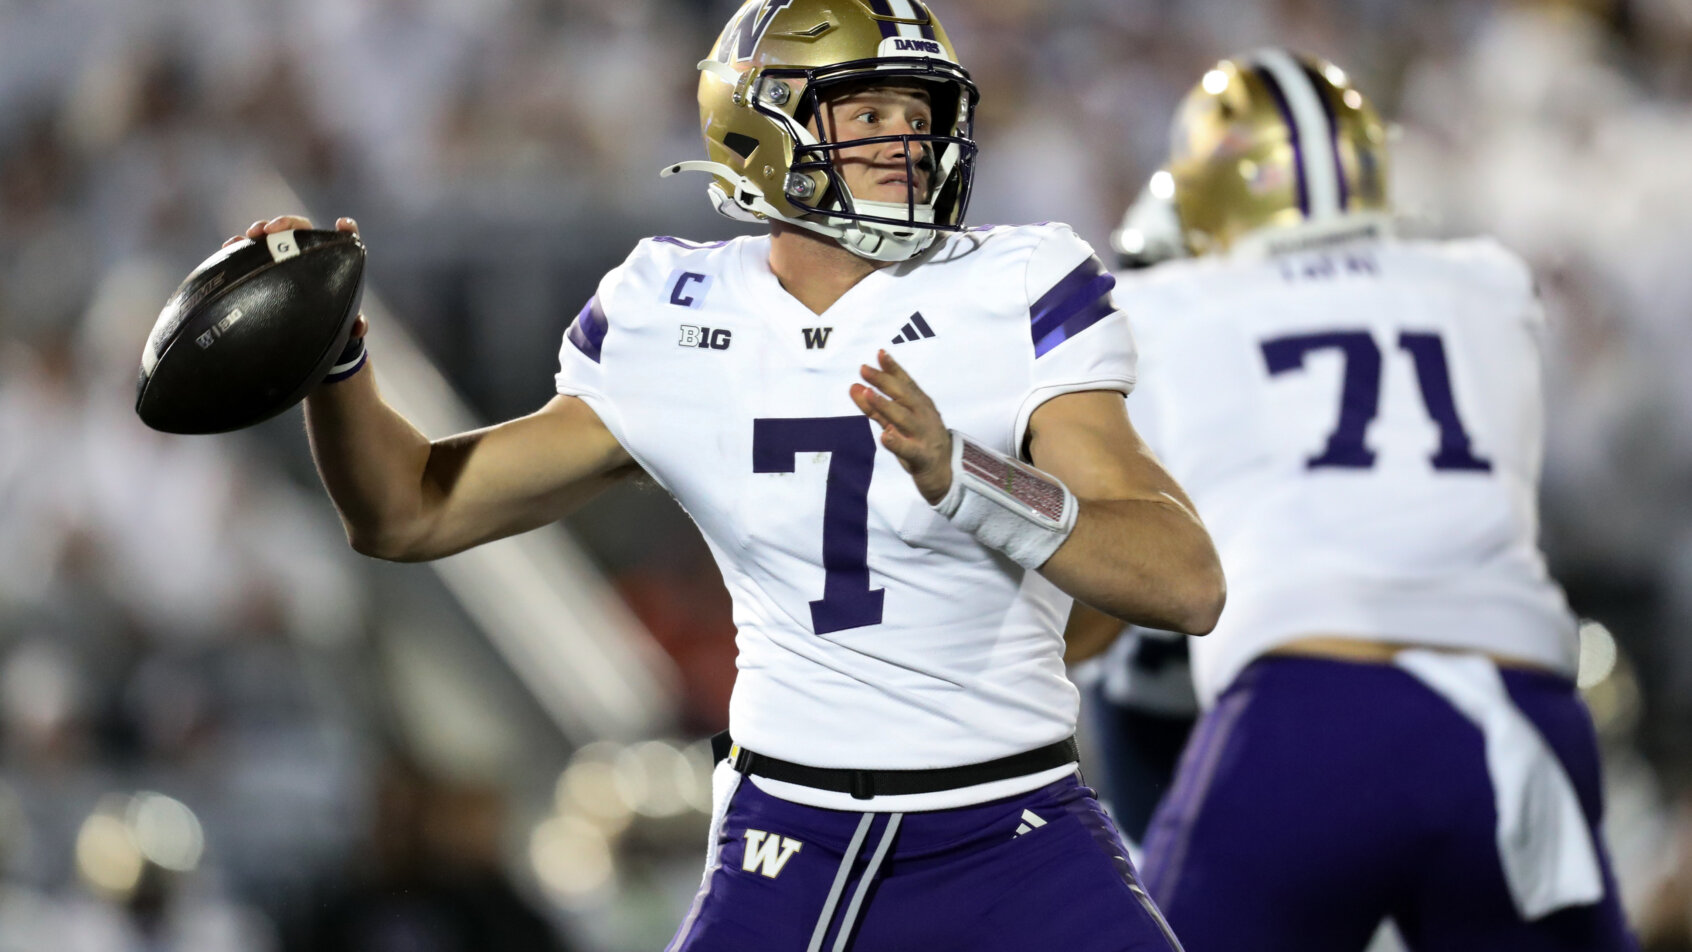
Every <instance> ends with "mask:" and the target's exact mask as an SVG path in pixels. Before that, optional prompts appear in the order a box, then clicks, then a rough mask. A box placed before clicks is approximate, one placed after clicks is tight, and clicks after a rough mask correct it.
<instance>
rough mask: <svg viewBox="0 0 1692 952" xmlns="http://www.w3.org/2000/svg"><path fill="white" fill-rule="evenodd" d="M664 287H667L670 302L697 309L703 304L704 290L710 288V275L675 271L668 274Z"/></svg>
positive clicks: (678, 305)
mask: <svg viewBox="0 0 1692 952" xmlns="http://www.w3.org/2000/svg"><path fill="white" fill-rule="evenodd" d="M664 287H666V288H668V289H669V300H670V303H671V304H674V305H675V306H677V307H687V308H692V309H693V310H695V311H697V310H699V309H700V308H702V307H704V306H705V292H707V291H709V290H711V276H710V275H708V274H700V273H699V272H697V271H677V272H675V273H674V274H671V275H670V280H669V281H666V282H665V283H664Z"/></svg>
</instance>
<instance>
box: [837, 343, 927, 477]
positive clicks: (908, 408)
mask: <svg viewBox="0 0 1692 952" xmlns="http://www.w3.org/2000/svg"><path fill="white" fill-rule="evenodd" d="M876 361H877V363H879V364H880V365H881V367H880V368H879V369H877V368H875V367H871V366H869V365H868V364H864V365H863V366H861V367H859V368H858V373H859V375H860V376H862V377H863V378H864V381H865V382H867V383H868V384H869V385H870V386H868V387H866V386H864V385H863V384H861V383H855V384H853V385H852V402H853V403H855V404H857V405H858V409H859V410H862V411H863V413H864V416H867V417H869V418H870V419H871V420H874V421H875V422H876V423H878V424H880V426H881V445H882V446H885V447H887V449H888V450H890V451H892V453H893V455H894V456H896V457H898V458H899V464H900V465H901V466H904V467H905V472H907V473H910V474H911V479H912V480H914V481H915V482H916V487H917V491H918V492H920V493H922V498H924V499H926V500H928V502H929V505H933V504H934V503H937V502H939V501H940V500H941V499H943V498H945V496H946V491H947V490H949V489H951V488H952V434H950V433H948V432H947V431H946V424H945V421H943V420H941V419H940V411H939V410H938V409H936V408H935V406H934V401H933V400H930V399H929V398H928V394H926V393H923V392H922V388H921V387H919V386H917V385H916V381H915V380H912V379H911V375H910V374H908V373H905V368H903V367H901V366H899V362H898V361H896V360H894V359H893V358H892V357H890V356H889V355H888V353H887V351H885V350H881V351H877V352H876ZM871 388H874V389H871Z"/></svg>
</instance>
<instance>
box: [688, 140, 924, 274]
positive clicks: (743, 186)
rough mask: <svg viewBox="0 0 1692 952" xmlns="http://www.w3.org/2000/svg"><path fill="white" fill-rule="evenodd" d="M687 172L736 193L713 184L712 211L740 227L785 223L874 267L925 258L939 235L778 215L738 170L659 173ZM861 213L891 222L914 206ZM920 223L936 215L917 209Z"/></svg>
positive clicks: (703, 167) (707, 165)
mask: <svg viewBox="0 0 1692 952" xmlns="http://www.w3.org/2000/svg"><path fill="white" fill-rule="evenodd" d="M682 172H704V173H706V174H707V175H712V176H715V177H716V178H719V179H721V180H722V181H724V182H728V183H730V184H731V185H732V186H733V187H734V193H733V194H732V195H731V194H729V192H728V191H727V190H725V189H724V188H723V187H722V184H721V182H712V183H711V185H710V187H709V189H708V190H707V191H708V194H709V196H710V199H711V205H712V207H714V208H716V210H717V213H718V214H720V215H722V216H723V217H725V218H732V219H734V220H735V221H745V222H755V221H764V220H766V219H770V218H774V219H776V220H777V221H784V222H787V223H788V224H790V225H795V226H797V227H800V228H804V229H806V230H809V231H814V232H816V233H817V234H819V235H825V236H827V237H829V238H833V239H834V240H835V241H837V242H839V243H840V246H841V247H842V248H845V249H846V250H847V251H850V252H852V253H853V254H855V255H857V256H859V257H860V258H868V259H870V260H871V261H905V260H908V259H910V258H912V257H914V256H915V255H917V254H920V253H921V252H922V251H923V250H925V249H926V248H927V247H928V246H929V245H931V244H933V243H934V238H935V235H936V234H937V233H936V232H935V231H934V230H932V229H928V228H920V227H907V228H899V227H897V226H892V225H883V224H878V223H875V222H859V221H855V220H853V219H850V218H836V217H833V216H830V217H828V218H827V219H825V220H824V221H817V220H815V219H813V218H792V217H789V216H787V215H783V214H782V213H781V212H779V211H777V210H776V208H775V206H773V205H771V204H770V203H769V201H768V200H766V199H765V198H764V193H763V190H762V189H760V188H759V187H758V186H757V185H756V184H755V183H753V182H752V180H751V179H748V178H747V177H746V176H744V175H741V174H740V173H739V172H736V171H735V170H734V169H732V168H730V167H728V166H727V165H724V164H723V163H721V162H711V161H707V160H704V159H693V160H690V161H687V162H676V163H674V164H672V165H666V166H664V167H663V168H662V169H660V170H659V172H658V175H659V177H661V178H669V177H670V176H672V175H679V174H680V173H682ZM856 204H857V206H859V207H860V208H868V209H869V210H870V212H871V213H872V214H882V213H884V212H885V213H886V214H887V215H888V216H889V217H891V215H892V213H893V212H896V211H904V210H905V209H906V208H907V207H908V206H906V205H904V204H903V203H900V202H864V201H860V202H857V203H856ZM917 219H918V220H919V221H933V220H934V209H933V208H931V207H929V206H925V205H919V206H917Z"/></svg>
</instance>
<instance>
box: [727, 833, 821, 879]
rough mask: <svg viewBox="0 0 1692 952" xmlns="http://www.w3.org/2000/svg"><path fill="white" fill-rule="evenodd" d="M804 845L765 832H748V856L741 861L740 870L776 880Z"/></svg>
mask: <svg viewBox="0 0 1692 952" xmlns="http://www.w3.org/2000/svg"><path fill="white" fill-rule="evenodd" d="M804 845H805V844H803V843H801V842H799V841H798V840H794V839H788V838H787V837H785V836H774V835H771V834H769V833H766V832H764V831H763V830H747V831H746V855H745V856H744V857H742V858H741V860H740V868H741V869H744V870H746V871H747V872H749V873H759V874H761V875H764V876H767V877H769V878H770V879H774V878H776V877H777V876H780V875H781V869H782V867H783V866H786V865H787V861H788V860H790V859H792V858H793V854H794V853H797V852H799V848H800V847H802V846H804Z"/></svg>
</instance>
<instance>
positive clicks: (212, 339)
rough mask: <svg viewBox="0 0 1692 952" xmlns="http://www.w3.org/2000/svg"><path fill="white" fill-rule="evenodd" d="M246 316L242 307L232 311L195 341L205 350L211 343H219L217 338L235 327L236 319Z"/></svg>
mask: <svg viewBox="0 0 1692 952" xmlns="http://www.w3.org/2000/svg"><path fill="white" fill-rule="evenodd" d="M246 316H247V315H246V314H245V313H244V312H243V311H242V310H241V309H240V308H236V309H235V310H233V311H230V312H229V313H228V315H226V316H225V317H224V318H223V320H221V321H218V322H217V323H216V324H213V325H212V326H211V327H208V328H206V330H205V333H203V334H201V335H200V336H198V337H196V338H194V343H195V344H198V345H199V347H200V349H201V350H205V349H206V348H208V347H210V346H211V345H213V344H215V343H217V339H218V338H219V337H222V336H223V334H224V332H225V331H227V330H229V329H230V328H231V327H234V326H235V322H236V321H239V320H240V319H241V318H243V317H246Z"/></svg>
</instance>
